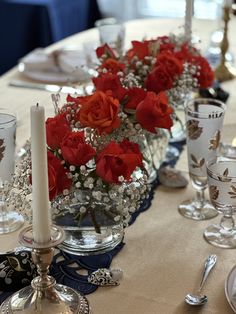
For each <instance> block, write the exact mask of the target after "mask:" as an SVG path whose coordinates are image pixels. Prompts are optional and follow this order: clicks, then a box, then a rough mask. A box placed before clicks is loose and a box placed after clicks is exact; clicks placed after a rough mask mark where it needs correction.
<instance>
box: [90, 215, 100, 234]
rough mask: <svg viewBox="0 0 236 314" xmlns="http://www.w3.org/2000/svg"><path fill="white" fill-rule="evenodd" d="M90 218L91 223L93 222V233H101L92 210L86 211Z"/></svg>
mask: <svg viewBox="0 0 236 314" xmlns="http://www.w3.org/2000/svg"><path fill="white" fill-rule="evenodd" d="M88 212H89V214H90V216H91V219H92V222H93V225H94V228H95V231H96V232H97V233H101V226H100V225H99V224H98V222H97V220H96V216H95V213H94V211H93V210H88Z"/></svg>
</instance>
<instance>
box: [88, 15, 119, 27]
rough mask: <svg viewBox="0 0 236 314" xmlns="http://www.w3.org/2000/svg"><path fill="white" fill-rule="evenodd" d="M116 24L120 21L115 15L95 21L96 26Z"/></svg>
mask: <svg viewBox="0 0 236 314" xmlns="http://www.w3.org/2000/svg"><path fill="white" fill-rule="evenodd" d="M116 24H120V22H119V21H118V20H117V19H116V18H115V17H105V18H104V19H99V20H97V21H95V23H94V25H95V26H96V27H101V26H107V25H116Z"/></svg>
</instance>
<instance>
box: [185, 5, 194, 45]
mask: <svg viewBox="0 0 236 314" xmlns="http://www.w3.org/2000/svg"><path fill="white" fill-rule="evenodd" d="M193 1H194V0H186V6H185V25H184V33H185V37H186V38H187V40H189V41H190V40H191V38H192V17H193V5H194V2H193Z"/></svg>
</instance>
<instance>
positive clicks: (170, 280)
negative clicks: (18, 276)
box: [0, 17, 236, 314]
mask: <svg viewBox="0 0 236 314" xmlns="http://www.w3.org/2000/svg"><path fill="white" fill-rule="evenodd" d="M235 27H236V20H235V18H234V17H232V19H231V20H230V22H229V31H228V37H229V49H230V51H231V53H232V54H233V55H236V38H235V35H234V31H233V29H235ZM216 29H217V23H216V21H214V20H200V19H195V18H194V19H193V23H192V30H193V35H195V36H196V37H198V38H199V39H200V42H199V43H198V44H197V45H198V47H199V48H200V49H201V51H202V54H204V53H205V51H206V50H207V48H208V45H209V42H210V36H211V34H212V32H213V31H215V30H216ZM125 30H126V35H125V47H126V48H128V47H129V45H130V42H131V40H141V39H143V38H148V39H150V38H155V37H157V36H162V35H168V34H169V33H181V32H183V30H184V19H182V18H179V19H162V18H159V19H140V20H132V21H128V22H126V23H125ZM98 41H99V34H98V30H97V29H96V28H92V29H89V30H86V31H83V32H80V33H78V34H75V35H73V36H70V37H68V38H66V39H63V40H62V41H59V42H57V43H56V44H53V45H51V46H49V47H47V48H46V50H47V51H48V52H50V51H53V50H56V49H59V48H62V47H66V46H69V45H74V46H78V47H80V46H81V47H82V46H83V45H84V43H88V42H89V43H90V44H91V43H92V44H94V46H95V45H96V44H97V43H98ZM83 47H84V46H83ZM14 80H21V81H23V82H27V83H30V82H33V83H35V81H33V80H30V79H26V78H23V77H22V74H21V73H19V71H18V67H14V68H13V69H11V70H10V71H8V72H7V73H6V74H4V75H2V76H1V77H0V95H1V96H0V107H3V108H9V109H11V110H13V111H15V112H16V114H17V121H18V124H17V136H16V151H17V152H18V151H20V148H21V147H23V145H24V144H25V142H26V140H27V139H29V138H30V107H31V106H32V105H35V104H36V103H39V104H40V105H42V106H44V107H45V110H46V116H47V117H48V116H53V113H54V108H53V105H52V101H51V93H50V92H48V91H46V90H39V89H35V88H19V87H14V86H11V85H10V83H11V82H12V81H14ZM38 83H42V82H38ZM235 87H236V81H235V80H231V81H227V82H224V83H222V84H221V88H223V89H224V90H225V91H226V92H228V93H229V98H228V100H227V110H226V114H225V119H224V126H223V137H222V142H223V143H228V144H230V143H231V142H232V140H233V138H234V137H236V88H235ZM63 97H64V98H65V97H66V94H61V98H62V99H63ZM175 167H176V169H178V170H180V171H182V173H183V174H184V175H185V176H186V178H188V164H187V153H186V147H184V149H183V151H182V152H181V154H180V157H179V159H178V161H177V163H176V165H175ZM194 194H195V192H194V189H193V187H192V185H191V183H190V181H189V184H188V185H187V187H185V188H178V189H177V188H169V187H165V186H162V185H159V186H158V187H157V188H156V190H155V193H154V198H153V200H152V204H151V206H150V208H149V209H148V210H146V211H145V212H143V213H141V214H140V215H139V216H138V218H137V219H136V221H135V223H133V224H132V225H131V226H129V227H127V228H126V229H125V237H124V242H125V245H124V247H123V248H122V250H121V251H120V252H119V253H118V254H117V255H116V256H115V257H114V259H113V261H112V265H111V267H112V268H121V269H122V270H123V278H122V280H121V281H120V285H118V286H107V287H99V288H98V289H97V290H96V291H95V292H94V293H91V294H89V295H87V298H88V300H89V303H90V306H91V308H92V313H94V314H187V313H194V314H195V313H201V314H227V313H233V310H232V308H231V307H230V305H229V303H228V301H227V299H226V295H225V283H226V280H227V276H228V274H229V273H230V271H231V269H232V268H233V267H234V266H235V265H236V250H235V249H222V248H217V247H214V246H212V245H210V244H208V243H207V242H206V241H205V240H204V237H203V231H204V229H205V228H206V227H207V226H208V225H209V224H211V223H217V222H219V220H220V215H219V216H217V217H215V218H214V219H211V220H205V221H195V220H191V219H187V218H184V217H183V216H181V215H180V214H179V212H178V205H179V204H180V203H181V202H182V201H183V200H186V199H188V198H191V197H194ZM18 234H19V230H18V231H16V232H13V233H9V234H4V235H0V251H1V252H2V251H7V250H10V249H12V248H14V247H16V246H17V245H19V244H18ZM209 254H216V255H217V257H218V259H217V263H216V266H215V267H214V269H213V271H212V273H211V274H210V276H209V279H208V281H207V282H206V284H205V286H204V291H203V292H204V294H206V295H207V296H208V302H207V304H206V305H203V306H196V307H194V306H190V305H188V304H186V303H185V301H184V297H185V295H186V294H187V293H189V292H194V291H195V292H196V291H197V289H198V286H199V283H200V279H201V274H202V270H203V265H204V261H205V259H206V257H207V256H208V255H209ZM45 314H46V313H45Z"/></svg>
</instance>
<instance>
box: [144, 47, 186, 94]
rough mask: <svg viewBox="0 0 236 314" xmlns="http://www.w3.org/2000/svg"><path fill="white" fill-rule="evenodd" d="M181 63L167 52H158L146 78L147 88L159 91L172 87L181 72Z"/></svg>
mask: <svg viewBox="0 0 236 314" xmlns="http://www.w3.org/2000/svg"><path fill="white" fill-rule="evenodd" d="M183 69H184V68H183V64H182V62H181V61H179V60H178V59H177V58H175V57H174V56H173V55H172V54H170V53H169V52H163V53H160V54H159V55H158V57H157V62H156V64H155V66H154V69H153V70H152V71H151V72H150V74H149V75H148V76H147V79H146V87H147V90H150V91H153V92H156V93H159V92H160V91H165V90H168V89H170V88H172V87H173V82H174V80H175V79H176V78H177V77H178V76H179V75H180V74H181V73H182V72H183Z"/></svg>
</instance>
